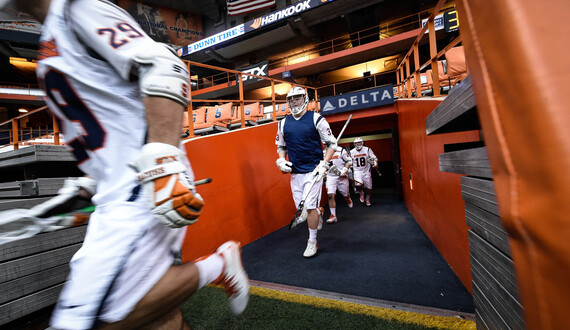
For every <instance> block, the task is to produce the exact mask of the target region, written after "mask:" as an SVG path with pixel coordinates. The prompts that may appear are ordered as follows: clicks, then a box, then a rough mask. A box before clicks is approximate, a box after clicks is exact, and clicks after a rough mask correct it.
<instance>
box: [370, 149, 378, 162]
mask: <svg viewBox="0 0 570 330" xmlns="http://www.w3.org/2000/svg"><path fill="white" fill-rule="evenodd" d="M368 156H369V157H368V158H372V159H375V160H378V157H376V155H375V154H374V151H372V149H370V148H368Z"/></svg>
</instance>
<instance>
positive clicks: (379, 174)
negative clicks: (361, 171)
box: [372, 166, 382, 176]
mask: <svg viewBox="0 0 570 330" xmlns="http://www.w3.org/2000/svg"><path fill="white" fill-rule="evenodd" d="M372 168H373V169H375V170H376V173H378V176H382V173H380V171H379V170H378V167H374V166H372Z"/></svg>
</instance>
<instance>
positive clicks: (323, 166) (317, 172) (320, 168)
mask: <svg viewBox="0 0 570 330" xmlns="http://www.w3.org/2000/svg"><path fill="white" fill-rule="evenodd" d="M329 168H330V165H329V163H327V162H325V161H324V160H321V161H320V162H319V165H317V167H316V168H315V169H314V170H313V175H314V176H315V177H316V178H317V179H316V180H317V181H319V180H320V179H322V178H323V176H324V175H325V173H327V170H328V169H329Z"/></svg>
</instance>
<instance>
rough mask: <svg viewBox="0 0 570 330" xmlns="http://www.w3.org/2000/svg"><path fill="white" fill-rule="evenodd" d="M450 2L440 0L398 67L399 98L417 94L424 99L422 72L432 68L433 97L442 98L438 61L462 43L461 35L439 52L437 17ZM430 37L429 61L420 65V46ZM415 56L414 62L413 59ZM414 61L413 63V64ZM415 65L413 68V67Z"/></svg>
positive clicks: (416, 95)
mask: <svg viewBox="0 0 570 330" xmlns="http://www.w3.org/2000/svg"><path fill="white" fill-rule="evenodd" d="M448 1H450V0H439V1H438V3H437V4H436V5H435V7H434V8H433V10H432V12H431V15H430V16H429V18H428V20H427V24H425V25H424V26H423V28H422V29H421V31H420V32H419V34H418V36H417V38H416V40H415V41H414V42H413V44H412V47H411V48H410V50H409V51H408V53H407V54H406V55H405V56H404V58H403V60H402V61H401V63H400V64H399V65H398V69H397V72H396V74H397V85H396V86H397V93H398V97H399V98H404V97H413V93H414V92H415V97H417V98H419V97H422V93H421V86H422V83H421V70H423V69H425V68H426V67H428V66H430V68H431V72H432V81H433V82H432V90H433V96H434V97H437V96H441V92H440V86H441V81H440V72H439V67H438V60H439V59H440V58H441V57H442V56H444V55H445V53H446V52H447V51H448V50H449V49H451V48H453V47H455V46H456V45H458V44H459V43H460V42H461V35H459V36H458V37H457V38H455V39H454V40H452V41H451V42H450V43H449V44H448V45H447V46H445V47H444V48H443V49H441V50H440V51H439V52H438V50H437V40H436V32H435V24H434V21H435V17H436V16H437V15H438V14H439V12H440V11H441V10H442V8H443V7H444V5H445V4H446V2H448ZM426 31H427V36H428V38H429V39H428V42H429V57H430V58H429V60H428V61H427V62H425V63H423V64H421V63H420V53H419V44H420V41H421V40H422V38H424V36H425V35H426ZM412 56H413V60H412V59H411V57H412ZM411 61H413V63H411ZM412 65H413V67H412Z"/></svg>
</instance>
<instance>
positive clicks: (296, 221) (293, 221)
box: [289, 114, 352, 230]
mask: <svg viewBox="0 0 570 330" xmlns="http://www.w3.org/2000/svg"><path fill="white" fill-rule="evenodd" d="M351 118H352V114H350V116H348V119H347V120H346V123H344V126H343V127H342V129H341V130H340V133H339V134H338V137H337V138H336V141H337V143H338V140H340V137H341V136H342V133H344V130H345V129H346V126H348V123H350V119H351ZM319 180H320V178H319V176H318V175H317V176H315V178H314V179H313V182H312V183H311V187H310V188H309V190H307V192H306V193H305V194H304V195H303V199H302V200H301V202H299V206H297V212H295V215H294V216H293V219H291V222H289V230H291V229H293V228H295V226H297V225H298V224H300V223H302V222H303V221H305V220H304V219H302V218H301V214H302V213H303V208H304V207H305V200H306V199H307V197H309V193H310V192H311V190H312V189H313V186H314V185H315V183H317V181H319Z"/></svg>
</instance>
